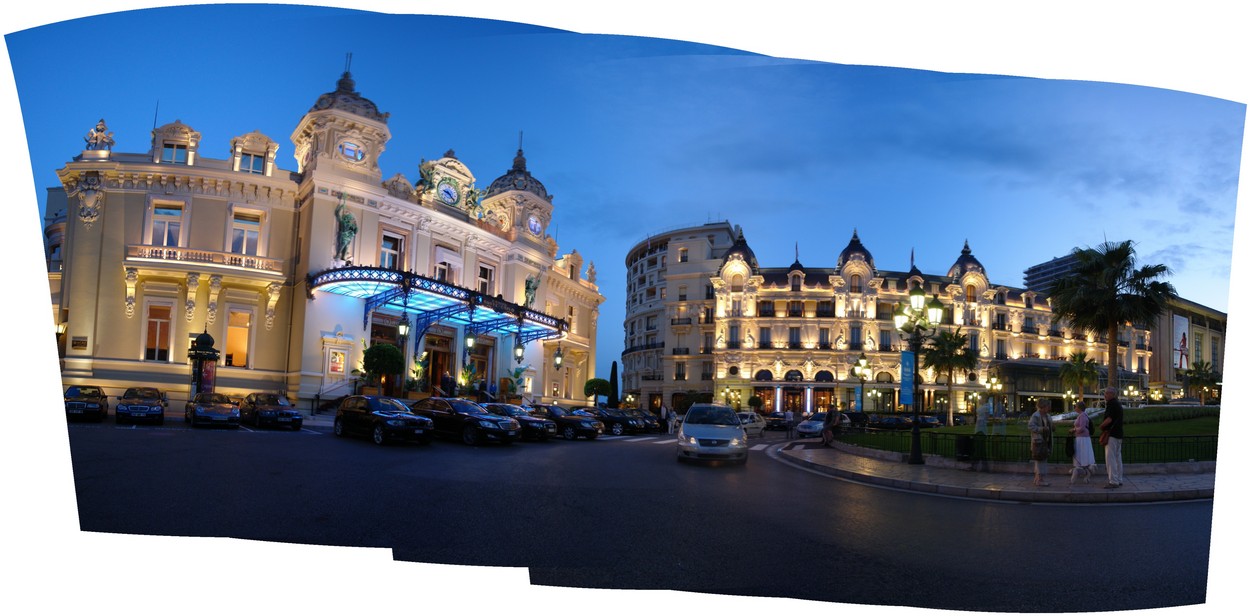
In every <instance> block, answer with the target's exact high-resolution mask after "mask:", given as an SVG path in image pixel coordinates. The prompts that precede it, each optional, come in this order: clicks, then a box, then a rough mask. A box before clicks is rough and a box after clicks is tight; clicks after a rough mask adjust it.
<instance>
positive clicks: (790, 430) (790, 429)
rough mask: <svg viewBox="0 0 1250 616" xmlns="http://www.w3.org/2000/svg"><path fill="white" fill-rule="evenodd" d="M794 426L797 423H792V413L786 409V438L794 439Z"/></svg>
mask: <svg viewBox="0 0 1250 616" xmlns="http://www.w3.org/2000/svg"><path fill="white" fill-rule="evenodd" d="M796 424H797V422H795V421H794V411H792V410H790V409H786V438H794V426H795V425H796Z"/></svg>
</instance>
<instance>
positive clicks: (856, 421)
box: [842, 411, 868, 428]
mask: <svg viewBox="0 0 1250 616" xmlns="http://www.w3.org/2000/svg"><path fill="white" fill-rule="evenodd" d="M842 415H843V416H845V417H846V418H847V419H849V420H851V425H850V427H852V428H863V427H865V426H867V425H868V413H865V412H863V411H847V412H845V413H842Z"/></svg>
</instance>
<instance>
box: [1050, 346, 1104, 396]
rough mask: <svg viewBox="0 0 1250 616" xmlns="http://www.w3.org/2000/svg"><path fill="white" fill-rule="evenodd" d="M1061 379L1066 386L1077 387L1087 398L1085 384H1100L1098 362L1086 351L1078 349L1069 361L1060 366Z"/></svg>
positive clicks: (1069, 357) (1070, 356)
mask: <svg viewBox="0 0 1250 616" xmlns="http://www.w3.org/2000/svg"><path fill="white" fill-rule="evenodd" d="M1059 380H1060V381H1061V382H1062V383H1063V384H1064V385H1066V386H1068V387H1071V388H1073V389H1075V390H1076V391H1077V392H1078V393H1079V394H1080V395H1081V396H1080V398H1079V399H1082V400H1083V399H1084V398H1085V386H1086V385H1097V384H1098V362H1096V361H1094V360H1093V359H1092V358H1090V357H1087V356H1086V355H1085V351H1077V352H1075V353H1073V354H1071V355H1069V356H1068V361H1066V362H1063V365H1062V366H1059Z"/></svg>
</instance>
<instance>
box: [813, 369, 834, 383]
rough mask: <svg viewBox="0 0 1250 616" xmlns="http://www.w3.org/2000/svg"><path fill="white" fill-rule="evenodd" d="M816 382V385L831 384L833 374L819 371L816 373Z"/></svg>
mask: <svg viewBox="0 0 1250 616" xmlns="http://www.w3.org/2000/svg"><path fill="white" fill-rule="evenodd" d="M816 382H817V383H832V382H833V373H832V372H829V371H828V370H821V371H820V372H817V373H816Z"/></svg>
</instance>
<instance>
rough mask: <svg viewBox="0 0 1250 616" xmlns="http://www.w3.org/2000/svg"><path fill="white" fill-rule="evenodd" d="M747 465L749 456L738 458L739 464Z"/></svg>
mask: <svg viewBox="0 0 1250 616" xmlns="http://www.w3.org/2000/svg"><path fill="white" fill-rule="evenodd" d="M746 465H747V457H746V456H742V459H741V460H738V466H746Z"/></svg>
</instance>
